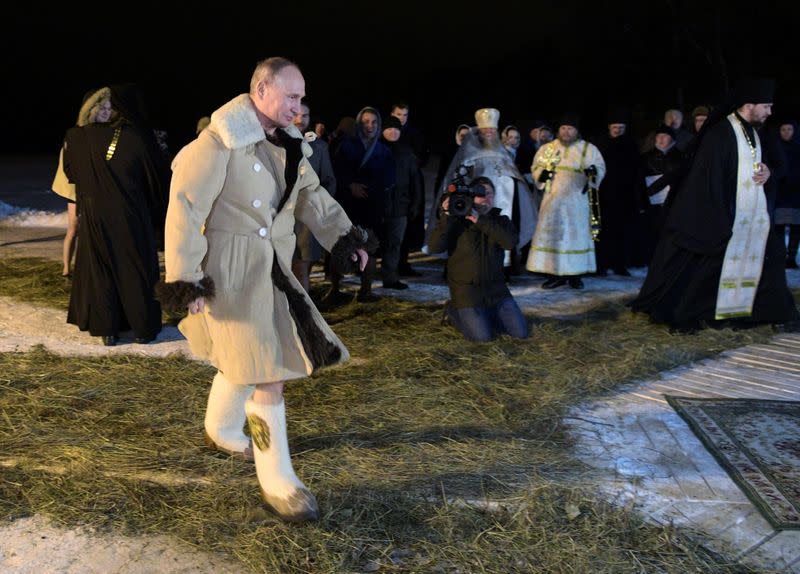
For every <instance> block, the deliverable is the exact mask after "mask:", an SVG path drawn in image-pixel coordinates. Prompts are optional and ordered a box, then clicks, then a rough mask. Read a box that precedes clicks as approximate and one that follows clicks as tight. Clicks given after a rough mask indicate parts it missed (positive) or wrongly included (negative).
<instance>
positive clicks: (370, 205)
mask: <svg viewBox="0 0 800 574" xmlns="http://www.w3.org/2000/svg"><path fill="white" fill-rule="evenodd" d="M382 131H383V127H382V121H381V115H380V113H379V112H378V110H377V109H375V108H372V107H369V106H368V107H365V108H363V109H362V110H361V111H360V112H358V115H357V116H356V135H355V136H353V137H347V138H345V139H344V141H342V143H341V145H340V146H339V149H338V150H337V151H336V155H335V156H334V158H333V173H334V175H335V176H336V187H337V190H338V191H337V194H336V199H337V201H339V203H340V204H341V206H342V207H343V208H344V210H345V211H346V212H347V215H348V216H349V217H350V220H351V221H352V222H353V223H355V224H356V225H360V226H361V227H363V228H365V229H371V230H374V231H377V230H379V229H381V228H382V227H383V217H384V216H383V206H384V204H385V203H386V193H387V189H388V188H389V187H390V186H391V185H392V184H393V183H394V158H393V157H392V152H390V151H389V148H387V147H386V145H385V144H384V143H382V142H381V141H380V135H381V132H382ZM375 270H376V269H375V260H374V259H370V261H369V262H368V263H367V266H366V268H365V269H364V271H363V272H362V273H361V288H360V289H359V291H358V297H357V298H358V301H359V302H360V303H371V302H374V301H377V300H378V299H379V297H378V296H377V295H375V294H374V293H373V292H372V279H373V277H374V275H375ZM341 278H342V275H341V272H340V271H339V270H335V269H334V270H332V271H331V288H330V291H328V293H327V294H326V295H325V297H324V298H323V302H324V303H325V304H326V305H332V304H336V303H338V302H339V301H341V300H342V294H341V293H340V291H339V286H340V283H341Z"/></svg>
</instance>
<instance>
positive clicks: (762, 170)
mask: <svg viewBox="0 0 800 574" xmlns="http://www.w3.org/2000/svg"><path fill="white" fill-rule="evenodd" d="M769 176H770V171H769V168H768V167H767V164H765V163H759V164H758V171H757V172H755V173H754V174H753V181H754V182H755V183H756V185H764V184H765V183H767V180H768V179H769Z"/></svg>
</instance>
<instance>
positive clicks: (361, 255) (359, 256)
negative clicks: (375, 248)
mask: <svg viewBox="0 0 800 574" xmlns="http://www.w3.org/2000/svg"><path fill="white" fill-rule="evenodd" d="M350 259H352V260H353V261H358V270H359V271H363V270H364V268H365V267H366V266H367V260H368V259H369V254H368V253H367V252H366V251H364V250H363V249H361V248H360V247H359V248H358V249H356V251H355V253H353V254H352V255H351V256H350Z"/></svg>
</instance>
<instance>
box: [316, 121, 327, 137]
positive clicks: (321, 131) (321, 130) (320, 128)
mask: <svg viewBox="0 0 800 574" xmlns="http://www.w3.org/2000/svg"><path fill="white" fill-rule="evenodd" d="M314 133H315V134H317V137H319V138H321V137H322V136H324V135H325V124H323V123H322V122H317V123H315V124H314Z"/></svg>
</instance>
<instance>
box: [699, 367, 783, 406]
mask: <svg viewBox="0 0 800 574" xmlns="http://www.w3.org/2000/svg"><path fill="white" fill-rule="evenodd" d="M686 379H687V380H688V381H691V382H693V383H695V384H698V385H703V384H705V385H706V386H707V387H708V388H709V390H710V391H711V392H716V393H719V394H721V395H722V396H731V397H732V398H769V399H775V400H792V399H793V398H794V397H793V396H792V394H791V393H787V392H780V391H778V390H772V389H768V388H765V387H764V386H762V385H756V384H753V383H752V382H750V381H746V380H745V381H741V382H738V383H734V382H733V381H731V380H729V379H722V378H718V379H714V378H712V377H710V376H709V375H706V374H704V373H687V375H686ZM714 383H716V385H715V384H714ZM726 393H727V394H726Z"/></svg>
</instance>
